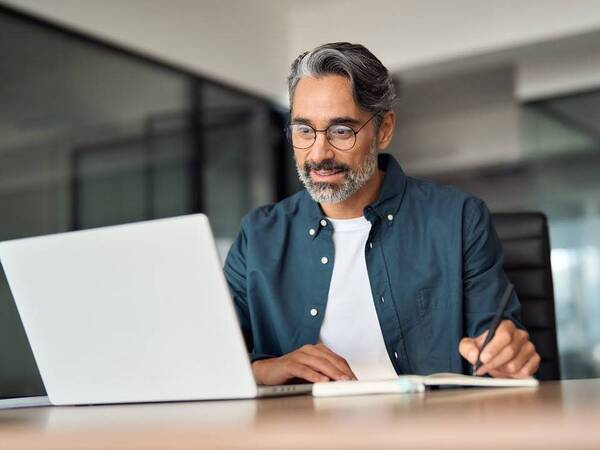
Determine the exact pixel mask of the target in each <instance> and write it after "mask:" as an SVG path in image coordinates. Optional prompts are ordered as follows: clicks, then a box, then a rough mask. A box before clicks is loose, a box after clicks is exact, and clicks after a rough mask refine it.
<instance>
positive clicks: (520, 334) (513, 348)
mask: <svg viewBox="0 0 600 450" xmlns="http://www.w3.org/2000/svg"><path fill="white" fill-rule="evenodd" d="M512 337H513V339H512V340H511V342H509V343H508V344H507V345H506V346H505V347H504V348H503V349H502V350H500V352H499V353H498V354H497V355H496V356H494V357H493V358H492V359H491V360H489V361H488V362H486V363H485V364H484V365H483V366H481V367H480V368H479V369H478V370H477V372H476V375H485V374H486V373H487V372H489V371H490V370H492V369H498V368H500V367H502V366H503V365H505V364H507V363H508V362H510V361H512V360H513V359H514V358H516V357H517V356H518V355H519V354H520V352H521V348H522V347H523V345H524V344H525V343H526V342H528V339H529V335H528V334H527V332H525V331H523V330H516V331H515V333H514V334H513V336H512ZM529 356H531V355H529ZM527 359H529V358H527ZM527 359H525V360H524V361H523V364H525V362H527ZM523 364H521V367H523Z"/></svg>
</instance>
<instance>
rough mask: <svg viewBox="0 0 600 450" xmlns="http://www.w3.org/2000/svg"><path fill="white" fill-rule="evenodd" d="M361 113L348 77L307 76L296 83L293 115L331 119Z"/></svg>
mask: <svg viewBox="0 0 600 450" xmlns="http://www.w3.org/2000/svg"><path fill="white" fill-rule="evenodd" d="M360 113H361V109H360V108H359V107H358V105H357V104H356V102H355V101H354V97H353V95H352V88H351V85H350V82H349V80H348V79H347V78H344V77H342V76H339V75H327V76H323V77H319V78H312V77H305V78H302V79H301V80H300V81H299V82H298V84H297V85H296V89H295V92H294V98H293V99H292V117H295V116H299V117H300V116H301V117H304V118H309V119H311V120H329V119H331V118H333V117H344V116H354V117H356V116H358V115H359V114H360Z"/></svg>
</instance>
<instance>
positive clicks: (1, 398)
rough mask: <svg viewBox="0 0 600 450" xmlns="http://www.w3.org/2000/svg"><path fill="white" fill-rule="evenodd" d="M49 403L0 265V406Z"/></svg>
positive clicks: (12, 406)
mask: <svg viewBox="0 0 600 450" xmlns="http://www.w3.org/2000/svg"><path fill="white" fill-rule="evenodd" d="M49 404H50V402H49V401H48V397H47V396H46V390H45V389H44V384H43V383H42V379H41V377H40V374H39V371H38V369H37V366H36V364H35V360H34V358H33V354H32V353H31V348H30V347H29V342H28V341H27V336H26V335H25V330H23V325H22V324H21V319H19V314H18V313H17V308H16V306H15V303H14V301H13V299H12V296H11V294H10V289H9V288H8V284H7V282H6V278H5V276H4V272H3V271H2V268H1V266H0V409H5V408H17V407H27V406H46V405H49Z"/></svg>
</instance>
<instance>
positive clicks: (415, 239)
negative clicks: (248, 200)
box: [224, 154, 521, 374]
mask: <svg viewBox="0 0 600 450" xmlns="http://www.w3.org/2000/svg"><path fill="white" fill-rule="evenodd" d="M379 168H380V169H381V170H383V171H385V177H384V180H383V184H382V187H381V191H380V195H379V198H378V199H377V201H376V202H375V203H373V204H371V205H369V206H367V207H366V208H365V209H364V215H365V218H366V219H367V220H369V221H370V222H371V224H372V226H371V231H370V234H369V239H368V242H367V245H366V246H365V258H366V263H367V271H368V274H369V281H370V284H371V291H372V293H373V304H374V307H375V311H376V312H377V317H378V319H379V324H380V326H381V331H382V333H383V339H384V342H385V346H386V349H387V352H388V355H389V357H390V360H391V362H392V364H393V366H394V368H395V369H396V372H397V373H399V374H401V373H413V374H429V373H434V372H458V373H461V372H467V371H468V367H467V365H466V362H465V361H464V360H463V359H462V358H461V357H460V355H459V353H458V343H459V341H460V339H461V338H462V337H464V336H477V335H479V334H481V333H483V332H484V331H485V329H486V327H487V325H489V322H490V321H491V318H492V317H493V315H494V313H495V311H496V306H497V304H498V302H499V301H500V298H501V296H502V293H503V291H504V289H505V287H506V285H507V283H508V279H507V278H506V275H505V274H504V272H503V270H502V261H503V255H502V248H501V245H500V242H499V240H498V237H497V235H496V232H495V230H494V227H493V225H492V222H491V219H490V213H489V211H488V209H487V207H486V206H485V204H484V203H483V202H482V201H481V200H479V199H477V198H475V197H473V196H470V195H468V194H465V193H462V192H460V191H458V190H457V189H454V188H452V187H448V186H440V185H437V184H435V183H431V182H428V181H423V180H418V179H415V178H411V177H408V176H406V175H405V174H404V173H403V171H402V169H401V168H400V166H399V165H398V163H397V162H396V160H395V159H394V158H393V157H392V156H390V155H388V154H380V155H379ZM332 234H333V227H332V225H331V223H330V222H329V221H328V220H327V217H325V215H324V214H323V211H322V210H321V208H320V206H319V204H318V203H316V202H314V201H313V200H312V199H311V197H310V196H309V194H308V193H307V192H306V191H305V190H303V191H301V192H299V193H297V194H295V195H293V196H291V197H288V198H287V199H285V200H283V201H281V202H279V203H277V204H274V205H269V206H264V207H260V208H257V209H255V210H253V211H251V212H250V213H249V214H247V215H246V216H245V217H244V218H243V219H242V224H241V230H240V233H239V235H238V237H237V239H236V241H235V242H234V244H233V246H232V248H231V250H230V251H229V254H228V256H227V259H226V261H225V267H224V271H225V277H226V279H227V282H228V284H229V287H230V291H231V293H232V296H233V299H234V303H235V307H236V310H237V313H238V317H239V320H240V324H241V328H242V332H243V335H244V339H245V341H246V345H247V347H248V351H249V353H250V358H251V360H256V359H260V358H267V357H273V356H281V355H283V354H286V353H289V352H291V351H293V350H296V349H298V348H299V347H301V346H302V345H305V344H316V343H317V342H318V339H319V330H320V328H321V324H322V322H323V318H324V316H325V311H326V308H327V297H328V293H329V285H330V281H331V275H332V272H333V265H334V264H335V249H334V245H333V239H332ZM519 316H520V306H519V301H518V299H517V297H516V295H514V296H513V298H512V299H511V301H510V303H509V306H508V308H507V310H506V312H505V317H506V318H509V319H511V320H513V321H515V323H516V324H517V325H518V326H521V325H520V323H519V320H520V317H519ZM347 326H348V327H352V323H348V324H347ZM342 356H343V355H342Z"/></svg>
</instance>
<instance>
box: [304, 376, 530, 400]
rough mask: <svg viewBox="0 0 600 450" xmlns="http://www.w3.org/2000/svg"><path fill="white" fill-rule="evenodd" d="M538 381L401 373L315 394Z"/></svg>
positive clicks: (322, 387)
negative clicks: (390, 377) (384, 378)
mask: <svg viewBox="0 0 600 450" xmlns="http://www.w3.org/2000/svg"><path fill="white" fill-rule="evenodd" d="M538 384H539V382H538V380H536V379H535V378H525V379H514V378H487V377H476V376H470V375H460V374H456V373H434V374H433V375H428V376H419V375H401V376H399V377H398V378H394V379H391V380H375V381H335V382H331V381H330V382H325V383H315V384H314V385H313V389H312V394H313V396H314V397H337V396H342V395H367V394H405V393H411V392H423V391H424V390H425V388H426V387H427V386H476V387H537V386H538Z"/></svg>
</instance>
